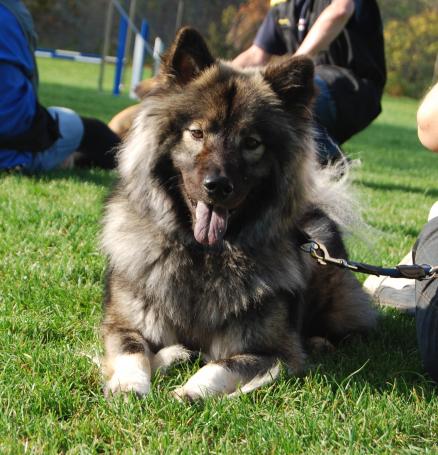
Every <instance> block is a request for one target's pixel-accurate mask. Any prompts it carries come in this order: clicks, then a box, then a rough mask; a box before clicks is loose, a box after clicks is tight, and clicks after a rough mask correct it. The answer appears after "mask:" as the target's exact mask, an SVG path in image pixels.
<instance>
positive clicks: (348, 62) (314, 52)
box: [233, 0, 386, 164]
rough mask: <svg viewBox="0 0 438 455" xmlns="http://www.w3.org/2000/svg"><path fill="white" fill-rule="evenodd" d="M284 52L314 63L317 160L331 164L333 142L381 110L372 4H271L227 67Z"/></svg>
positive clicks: (338, 0)
mask: <svg viewBox="0 0 438 455" xmlns="http://www.w3.org/2000/svg"><path fill="white" fill-rule="evenodd" d="M284 54H293V55H307V56H309V57H311V58H312V59H313V61H314V63H315V85H316V87H317V88H318V90H319V94H318V95H317V97H316V100H315V106H314V114H315V120H316V121H315V127H316V133H317V136H316V140H317V145H318V152H319V157H320V161H321V162H322V164H324V163H325V162H330V161H336V160H337V159H339V157H342V153H341V152H340V150H339V147H338V144H342V143H343V142H345V141H346V140H347V139H349V138H350V137H351V136H353V135H354V134H356V133H358V132H359V131H362V130H363V129H364V128H365V127H367V126H368V125H369V124H370V123H371V121H372V120H374V119H375V118H376V117H377V116H378V115H379V114H380V111H381V97H382V94H383V88H384V86H385V83H386V64H385V52H384V40H383V25H382V20H381V17H380V11H379V7H378V5H377V2H376V0H312V1H311V0H271V8H270V10H269V11H268V13H267V15H266V17H265V19H264V21H263V23H262V25H261V26H260V28H259V30H258V32H257V35H256V37H255V39H254V42H253V44H252V46H250V47H249V48H248V49H247V50H245V51H244V52H242V53H240V54H239V55H238V56H237V57H236V58H235V59H234V60H233V64H234V65H235V66H237V67H242V68H246V67H251V66H260V65H266V64H267V63H268V62H269V61H270V60H271V59H272V58H273V57H274V56H278V55H284Z"/></svg>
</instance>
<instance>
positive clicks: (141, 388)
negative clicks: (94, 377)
mask: <svg viewBox="0 0 438 455" xmlns="http://www.w3.org/2000/svg"><path fill="white" fill-rule="evenodd" d="M150 389H151V381H150V379H149V378H148V377H147V375H146V374H145V373H144V372H142V371H138V372H137V373H136V374H129V375H125V374H117V373H115V374H113V376H112V377H111V379H110V380H109V381H108V382H107V383H106V386H105V396H106V397H110V396H111V395H116V394H119V393H129V392H134V393H135V394H136V395H137V396H139V397H142V396H144V395H147V394H148V393H149V391H150Z"/></svg>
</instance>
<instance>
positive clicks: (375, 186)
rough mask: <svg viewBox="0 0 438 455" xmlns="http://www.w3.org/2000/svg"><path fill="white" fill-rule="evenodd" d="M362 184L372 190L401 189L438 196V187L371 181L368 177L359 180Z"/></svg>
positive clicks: (407, 191) (402, 190)
mask: <svg viewBox="0 0 438 455" xmlns="http://www.w3.org/2000/svg"><path fill="white" fill-rule="evenodd" d="M358 184H359V185H360V186H365V187H366V188H370V189H372V190H379V191H401V192H406V193H418V194H422V195H427V196H432V197H436V198H438V189H435V188H425V187H423V188H421V187H415V186H410V185H403V184H399V183H382V182H371V181H368V180H366V179H362V180H360V181H359V182H358Z"/></svg>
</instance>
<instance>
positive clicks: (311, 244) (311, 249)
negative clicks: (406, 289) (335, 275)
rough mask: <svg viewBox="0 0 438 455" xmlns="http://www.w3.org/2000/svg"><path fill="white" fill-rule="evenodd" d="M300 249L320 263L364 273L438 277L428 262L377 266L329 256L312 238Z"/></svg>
mask: <svg viewBox="0 0 438 455" xmlns="http://www.w3.org/2000/svg"><path fill="white" fill-rule="evenodd" d="M300 248H301V250H302V251H304V252H306V253H309V254H310V256H312V257H313V258H314V259H315V260H316V261H317V262H318V263H319V264H321V265H327V264H331V265H335V266H337V267H340V268H343V269H348V270H352V271H353V272H358V273H366V274H368V275H378V276H380V275H383V276H390V277H391V278H409V279H412V280H427V279H435V278H437V277H438V266H434V267H432V266H431V265H429V264H412V265H404V264H403V265H397V266H396V267H390V268H387V267H378V266H375V265H370V264H365V263H363V262H354V261H348V260H347V259H342V258H333V257H331V256H330V254H329V252H328V250H327V248H326V247H325V245H323V244H322V243H319V242H317V241H315V240H313V239H310V240H309V241H308V242H306V243H303V244H302V245H301V247H300Z"/></svg>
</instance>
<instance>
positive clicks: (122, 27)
mask: <svg viewBox="0 0 438 455" xmlns="http://www.w3.org/2000/svg"><path fill="white" fill-rule="evenodd" d="M127 31H128V21H127V20H126V18H125V17H124V16H120V22H119V40H118V43H117V64H116V74H115V77H114V87H113V95H120V84H121V82H122V73H123V60H124V58H125V46H126V35H127Z"/></svg>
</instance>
